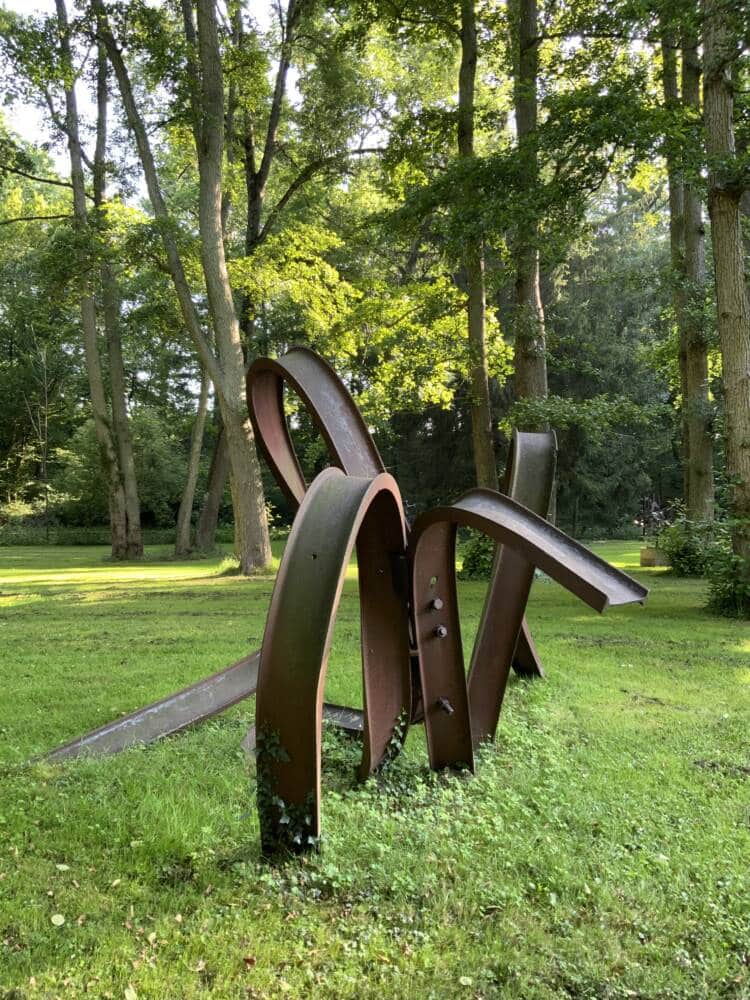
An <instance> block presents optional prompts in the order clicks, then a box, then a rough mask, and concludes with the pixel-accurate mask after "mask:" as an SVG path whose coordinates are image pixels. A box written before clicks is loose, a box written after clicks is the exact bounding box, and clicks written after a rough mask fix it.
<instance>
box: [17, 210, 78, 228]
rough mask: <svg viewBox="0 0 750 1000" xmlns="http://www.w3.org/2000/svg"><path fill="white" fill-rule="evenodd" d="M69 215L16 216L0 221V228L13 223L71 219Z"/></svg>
mask: <svg viewBox="0 0 750 1000" xmlns="http://www.w3.org/2000/svg"><path fill="white" fill-rule="evenodd" d="M72 218H73V216H72V215H70V214H67V213H65V214H61V215H16V216H14V217H13V218H12V219H0V226H10V225H12V224H13V223H14V222H47V221H49V220H51V219H72Z"/></svg>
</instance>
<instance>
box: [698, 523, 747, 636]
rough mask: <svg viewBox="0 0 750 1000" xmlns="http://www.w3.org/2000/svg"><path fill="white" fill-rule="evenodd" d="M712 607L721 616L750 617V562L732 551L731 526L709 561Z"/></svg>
mask: <svg viewBox="0 0 750 1000" xmlns="http://www.w3.org/2000/svg"><path fill="white" fill-rule="evenodd" d="M706 578H707V580H708V606H709V607H710V608H711V609H712V610H713V611H718V612H719V614H722V615H727V616H728V617H734V618H750V560H748V559H743V558H742V556H739V555H736V554H735V553H734V552H733V551H732V545H731V537H730V530H729V527H728V526H727V528H726V529H725V531H724V533H723V537H720V538H719V539H718V540H717V541H716V542H715V543H714V545H713V546H711V549H710V550H709V552H708V556H707V559H706Z"/></svg>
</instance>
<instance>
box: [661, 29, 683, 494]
mask: <svg viewBox="0 0 750 1000" xmlns="http://www.w3.org/2000/svg"><path fill="white" fill-rule="evenodd" d="M661 55H662V87H663V91H664V104H665V106H666V107H667V109H668V110H670V111H673V112H676V111H677V109H678V108H679V106H680V88H679V83H678V72H677V43H676V40H675V35H674V32H673V31H671V30H670V29H668V28H663V29H662V37H661ZM676 161H677V153H676V150H675V149H674V147H673V146H672V145H671V143H669V142H668V143H667V180H668V185H669V249H670V259H671V265H672V266H671V271H672V273H671V282H670V284H671V291H672V311H673V313H674V321H675V326H676V328H677V360H678V365H679V373H680V395H681V397H682V407H681V410H680V428H681V432H682V495H683V499H684V501H685V508H686V510H688V509H690V472H689V470H690V425H689V423H688V378H687V338H686V333H685V331H686V320H685V313H686V308H687V304H686V300H685V289H686V278H685V185H684V183H683V177H682V173H681V171H680V170H679V169H678V167H677V162H676Z"/></svg>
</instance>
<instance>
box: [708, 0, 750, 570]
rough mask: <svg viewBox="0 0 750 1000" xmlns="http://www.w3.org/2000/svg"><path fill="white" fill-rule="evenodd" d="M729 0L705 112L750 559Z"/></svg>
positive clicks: (749, 386)
mask: <svg viewBox="0 0 750 1000" xmlns="http://www.w3.org/2000/svg"><path fill="white" fill-rule="evenodd" d="M729 16H730V9H729V8H728V7H727V6H726V4H725V3H724V0H705V4H704V35H703V52H704V91H703V93H704V98H703V103H704V118H705V124H706V149H707V153H708V160H709V177H708V210H709V214H710V216H711V239H712V243H713V252H714V270H715V280H716V304H717V320H718V328H719V341H720V344H721V354H722V362H723V373H722V379H723V383H724V400H725V426H724V435H725V441H726V463H727V478H728V480H729V482H730V484H731V500H732V514H733V516H734V518H735V519H736V521H735V528H734V531H733V534H732V547H733V550H734V552H735V554H736V555H739V556H741V557H743V558H744V559H748V560H750V301H749V299H748V289H747V282H746V279H745V269H744V253H743V244H742V225H741V216H740V199H741V197H742V194H743V188H742V185H741V183H740V182H739V181H738V180H737V178H736V173H737V169H736V151H735V145H734V121H733V116H734V98H733V90H732V77H731V67H732V60H733V58H734V56H735V55H736V48H737V44H736V39H735V38H733V37H732V34H731V31H730V29H729V24H728V18H729ZM733 175H734V176H733Z"/></svg>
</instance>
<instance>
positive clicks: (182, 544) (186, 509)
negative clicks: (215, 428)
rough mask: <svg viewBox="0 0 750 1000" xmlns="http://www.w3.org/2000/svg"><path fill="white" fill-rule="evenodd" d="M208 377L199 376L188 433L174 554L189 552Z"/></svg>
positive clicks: (204, 424)
mask: <svg viewBox="0 0 750 1000" xmlns="http://www.w3.org/2000/svg"><path fill="white" fill-rule="evenodd" d="M210 381H211V380H210V379H209V377H208V375H206V373H205V372H204V373H203V375H202V377H201V391H200V396H199V397H198V410H197V412H196V414H195V421H194V422H193V430H192V432H191V434H190V457H189V459H188V471H187V477H186V479H185V488H184V489H183V491H182V498H181V500H180V509H179V511H178V513H177V536H176V538H175V545H174V554H175V555H176V556H186V555H189V554H190V522H191V519H192V516H193V500H194V499H195V486H196V483H197V482H198V472H199V471H200V461H201V451H202V450H203V431H204V429H205V426H206V412H207V410H208V387H209V385H210Z"/></svg>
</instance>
